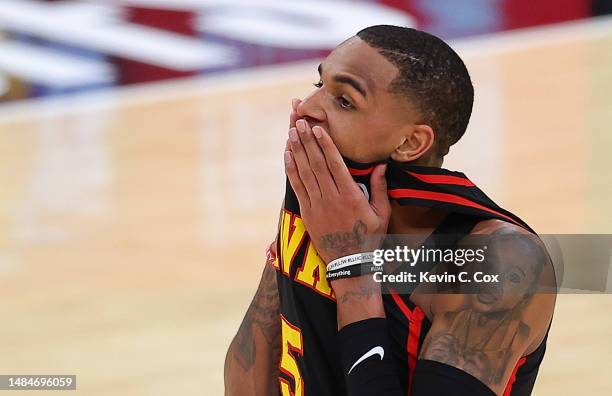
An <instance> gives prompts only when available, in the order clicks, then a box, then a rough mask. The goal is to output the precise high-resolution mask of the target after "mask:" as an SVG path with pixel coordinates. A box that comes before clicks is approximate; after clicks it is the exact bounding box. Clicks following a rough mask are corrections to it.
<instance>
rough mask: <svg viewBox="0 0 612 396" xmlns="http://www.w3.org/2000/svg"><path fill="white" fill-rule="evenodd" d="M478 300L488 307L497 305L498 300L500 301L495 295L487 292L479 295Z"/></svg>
mask: <svg viewBox="0 0 612 396" xmlns="http://www.w3.org/2000/svg"><path fill="white" fill-rule="evenodd" d="M476 298H477V299H478V301H480V302H481V303H483V304H486V305H491V304H495V303H496V302H497V300H499V298H498V297H497V296H496V295H495V294H492V293H487V292H484V293H482V292H481V293H478V296H477V297H476Z"/></svg>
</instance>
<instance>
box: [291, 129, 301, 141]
mask: <svg viewBox="0 0 612 396" xmlns="http://www.w3.org/2000/svg"><path fill="white" fill-rule="evenodd" d="M289 139H290V140H291V141H292V142H297V141H298V140H299V138H298V135H297V132H295V128H291V129H289Z"/></svg>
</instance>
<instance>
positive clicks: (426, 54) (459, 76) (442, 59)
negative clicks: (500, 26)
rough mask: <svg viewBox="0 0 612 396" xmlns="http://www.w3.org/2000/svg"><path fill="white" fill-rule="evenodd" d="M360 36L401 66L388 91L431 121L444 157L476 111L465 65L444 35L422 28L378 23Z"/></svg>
mask: <svg viewBox="0 0 612 396" xmlns="http://www.w3.org/2000/svg"><path fill="white" fill-rule="evenodd" d="M357 37H359V38H360V39H361V40H363V41H365V42H366V43H367V44H368V45H369V46H370V47H373V48H375V49H377V50H378V52H379V53H380V54H381V55H382V56H384V57H385V58H386V59H387V60H388V61H389V62H391V63H392V64H393V65H394V66H395V67H397V69H398V76H397V77H396V78H395V79H394V80H393V81H392V82H391V84H390V85H389V91H390V92H393V93H397V94H400V95H403V96H405V97H406V98H408V99H409V100H410V102H411V103H412V104H413V105H415V106H416V107H417V110H418V111H419V112H420V113H421V115H422V116H423V117H424V119H423V120H422V122H424V123H427V124H428V125H430V126H431V127H432V128H433V130H434V133H435V134H436V137H435V142H436V143H435V144H436V147H437V150H438V154H439V155H440V156H444V155H446V153H448V148H449V147H450V146H451V145H453V144H455V143H457V141H458V140H459V139H460V138H461V136H463V134H464V133H465V130H466V128H467V125H468V122H469V120H470V115H471V114H472V105H473V103H474V87H473V86H472V81H471V79H470V74H469V73H468V71H467V68H466V67H465V64H464V63H463V61H462V60H461V58H460V57H459V55H457V53H456V52H455V51H454V50H453V49H452V48H451V47H450V46H449V45H448V44H446V43H445V42H444V41H442V40H441V39H440V38H438V37H436V36H434V35H431V34H429V33H426V32H422V31H420V30H416V29H411V28H406V27H399V26H391V25H377V26H371V27H368V28H365V29H363V30H361V31H360V32H359V33H357Z"/></svg>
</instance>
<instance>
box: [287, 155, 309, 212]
mask: <svg viewBox="0 0 612 396" xmlns="http://www.w3.org/2000/svg"><path fill="white" fill-rule="evenodd" d="M284 159H285V173H286V174H287V178H288V179H289V184H291V188H293V191H294V192H295V196H296V197H297V200H298V203H299V204H300V209H308V208H310V198H309V197H308V192H307V191H306V187H304V184H303V183H302V180H301V179H300V175H299V173H298V170H297V167H296V165H295V160H294V158H293V154H292V153H291V151H285V158H284Z"/></svg>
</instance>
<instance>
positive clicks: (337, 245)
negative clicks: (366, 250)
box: [321, 220, 368, 255]
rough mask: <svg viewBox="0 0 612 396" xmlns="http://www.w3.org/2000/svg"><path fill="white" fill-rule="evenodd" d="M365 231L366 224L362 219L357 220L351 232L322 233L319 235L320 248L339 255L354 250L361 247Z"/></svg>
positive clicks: (366, 228)
mask: <svg viewBox="0 0 612 396" xmlns="http://www.w3.org/2000/svg"><path fill="white" fill-rule="evenodd" d="M367 231H368V226H367V225H366V224H365V223H364V222H363V221H361V220H357V221H356V222H355V224H354V225H353V230H352V231H351V232H335V233H331V234H325V235H323V236H322V237H321V248H322V249H326V250H330V251H331V252H333V253H335V254H339V255H343V254H346V253H347V252H354V251H355V249H360V248H361V247H363V245H364V243H365V235H366V232H367Z"/></svg>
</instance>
